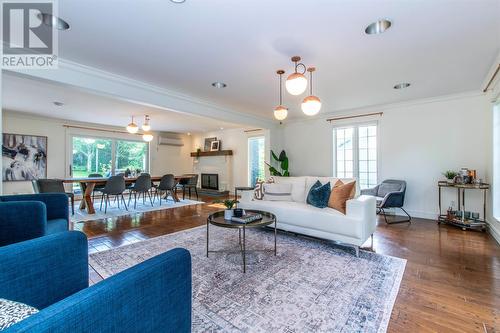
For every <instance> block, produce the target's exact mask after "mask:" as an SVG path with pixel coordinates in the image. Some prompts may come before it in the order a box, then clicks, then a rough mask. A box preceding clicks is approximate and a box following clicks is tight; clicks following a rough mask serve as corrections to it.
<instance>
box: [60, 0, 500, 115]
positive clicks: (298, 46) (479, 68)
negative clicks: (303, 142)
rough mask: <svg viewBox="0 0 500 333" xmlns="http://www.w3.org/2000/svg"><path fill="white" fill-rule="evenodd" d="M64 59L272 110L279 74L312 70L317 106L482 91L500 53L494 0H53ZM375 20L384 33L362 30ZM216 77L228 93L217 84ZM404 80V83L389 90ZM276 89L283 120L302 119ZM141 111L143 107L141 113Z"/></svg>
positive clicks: (498, 9) (225, 103)
mask: <svg viewBox="0 0 500 333" xmlns="http://www.w3.org/2000/svg"><path fill="white" fill-rule="evenodd" d="M59 6H60V10H59V16H61V17H62V18H64V19H65V20H67V21H68V22H69V23H70V25H71V29H70V30H69V31H65V32H61V33H60V35H59V36H60V42H59V55H60V57H62V58H64V59H68V60H71V61H75V62H78V63H81V64H84V65H87V66H91V67H96V68H99V69H102V70H105V71H109V72H113V73H116V74H119V75H123V76H126V77H130V78H133V79H137V80H140V81H144V82H147V83H150V84H153V85H157V86H160V87H162V88H166V89H170V90H173V91H177V92H179V93H183V94H187V95H190V96H194V97H196V98H199V99H203V100H206V101H209V102H211V103H215V104H217V105H219V106H221V107H224V108H227V109H231V110H234V111H238V112H245V113H250V114H254V115H258V116H261V117H267V118H271V117H272V109H273V107H274V106H275V105H276V104H277V97H278V96H277V89H278V85H277V84H278V81H277V76H276V74H275V71H276V70H277V69H280V68H283V69H285V70H286V71H287V73H290V72H291V69H292V64H291V62H290V57H291V56H293V55H300V56H302V57H303V61H304V63H305V64H306V65H314V66H316V67H317V72H316V73H315V85H314V86H315V94H316V95H317V96H319V97H320V98H321V100H322V102H323V108H322V112H338V111H340V110H346V109H353V108H359V107H365V106H370V105H380V104H386V103H394V102H401V101H406V100H411V99H418V98H426V97H433V96H441V95H447V94H454V93H460V92H465V91H474V90H475V91H479V90H480V89H481V88H482V84H483V82H484V79H485V76H486V75H487V72H488V70H489V69H490V68H491V66H492V65H493V62H494V59H495V57H496V56H497V54H498V52H499V50H500V19H499V16H500V0H477V1H470V0H440V1H436V0H419V1H402V0H392V1H390V0H356V1H349V0H342V1H340V0H307V1H306V0H273V1H269V0H252V1H234V0H212V1H206V0H186V2H185V3H183V4H175V3H173V2H171V1H168V0H141V1H132V0H107V1H102V0H86V1H60V2H59ZM380 18H388V19H390V20H391V21H392V23H393V25H392V27H391V28H390V29H389V30H388V31H387V32H386V33H383V34H380V35H366V34H365V33H364V28H365V27H366V26H367V25H368V24H369V23H371V22H374V21H376V20H377V19H380ZM214 81H223V82H225V83H226V84H227V85H228V86H227V88H225V89H215V88H213V87H212V86H211V83H212V82H214ZM400 82H410V83H411V84H412V85H411V87H410V88H407V89H404V90H394V89H393V88H392V87H393V86H394V85H395V84H397V83H400ZM305 96H306V95H305V94H304V95H303V96H298V97H292V96H290V95H288V94H286V95H285V97H284V104H285V105H287V106H288V107H289V108H290V116H291V117H292V118H293V117H306V116H304V115H303V114H302V113H301V111H300V101H301V100H302V98H304V97H305ZM148 112H149V111H148Z"/></svg>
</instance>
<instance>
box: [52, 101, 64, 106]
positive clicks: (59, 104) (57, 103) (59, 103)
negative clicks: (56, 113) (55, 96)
mask: <svg viewBox="0 0 500 333" xmlns="http://www.w3.org/2000/svg"><path fill="white" fill-rule="evenodd" d="M54 105H55V106H63V105H64V103H63V102H58V101H55V102H54Z"/></svg>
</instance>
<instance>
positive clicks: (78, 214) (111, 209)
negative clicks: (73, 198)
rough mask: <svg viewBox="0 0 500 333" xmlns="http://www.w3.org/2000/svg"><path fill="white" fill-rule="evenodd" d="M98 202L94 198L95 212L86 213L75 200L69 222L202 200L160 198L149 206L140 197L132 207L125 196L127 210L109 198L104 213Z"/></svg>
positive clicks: (129, 213)
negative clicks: (109, 204) (73, 212)
mask: <svg viewBox="0 0 500 333" xmlns="http://www.w3.org/2000/svg"><path fill="white" fill-rule="evenodd" d="M100 202H101V201H100V199H96V202H95V203H94V208H95V214H88V213H87V211H86V210H80V209H78V207H79V206H80V201H77V202H75V215H70V220H71V222H73V223H77V222H85V221H91V220H99V219H106V218H109V217H117V216H124V215H132V214H134V213H144V212H151V211H153V210H160V209H170V208H178V207H182V206H189V205H197V204H201V203H203V202H202V201H195V200H188V199H185V200H182V199H181V201H180V202H174V201H173V200H172V199H169V200H168V201H165V200H162V201H161V206H160V201H159V200H155V201H154V202H153V206H151V203H150V202H149V199H147V200H146V202H145V203H143V202H142V199H140V200H139V199H137V206H136V208H134V199H132V200H131V201H130V205H129V204H128V199H127V198H125V202H126V203H127V208H128V211H127V210H125V208H124V207H123V203H121V204H120V207H118V205H117V203H116V202H114V199H113V200H111V206H108V210H107V212H106V213H104V204H102V210H100V209H99V207H100Z"/></svg>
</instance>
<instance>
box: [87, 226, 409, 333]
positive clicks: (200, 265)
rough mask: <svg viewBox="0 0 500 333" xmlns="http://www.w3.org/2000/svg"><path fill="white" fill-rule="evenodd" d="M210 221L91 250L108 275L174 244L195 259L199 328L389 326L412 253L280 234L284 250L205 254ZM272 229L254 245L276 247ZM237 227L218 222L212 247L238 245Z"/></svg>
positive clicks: (252, 236) (258, 234)
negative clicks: (353, 247) (390, 252)
mask: <svg viewBox="0 0 500 333" xmlns="http://www.w3.org/2000/svg"><path fill="white" fill-rule="evenodd" d="M205 233H206V227H204V226H202V227H198V228H194V229H190V230H186V231H181V232H178V233H175V234H170V235H165V236H161V237H157V238H153V239H150V240H147V241H143V242H139V243H135V244H131V245H126V246H123V247H119V248H116V249H113V250H109V251H104V252H98V253H94V254H91V255H90V259H89V260H90V264H91V266H92V267H93V268H94V269H95V270H96V271H97V272H98V273H99V274H101V275H102V276H103V277H104V278H106V277H109V276H111V275H113V274H116V273H118V272H120V271H122V270H124V269H126V268H128V267H131V266H133V265H136V264H138V263H140V262H142V261H144V260H146V259H148V258H151V257H153V256H155V255H157V254H160V253H162V252H165V251H167V250H169V249H172V248H175V247H183V248H186V249H188V250H189V251H190V252H191V256H192V261H193V327H192V331H193V332H287V333H289V332H385V331H386V329H387V325H388V322H389V318H390V315H391V311H392V307H393V305H394V301H395V299H396V296H397V293H398V290H399V284H400V282H401V279H402V276H403V272H404V269H405V265H406V260H404V259H399V258H394V257H389V256H385V255H380V254H376V253H373V252H368V251H360V257H359V258H358V257H356V256H355V255H354V251H351V249H349V248H341V247H337V246H334V245H333V244H331V243H329V242H326V241H320V240H316V239H310V238H306V237H302V236H295V235H291V234H289V233H281V232H279V233H278V255H277V256H276V257H275V256H274V255H273V253H272V252H252V253H251V254H249V256H248V266H247V273H243V271H242V267H241V255H240V254H239V253H237V251H236V252H234V253H210V256H209V258H207V257H206V256H205V246H206V234H205ZM273 235H274V234H273V232H272V231H270V230H265V229H254V230H249V231H247V248H248V249H272V247H273V244H274V238H273ZM238 248H239V246H238V233H237V231H236V230H231V229H222V228H217V227H212V228H211V229H210V249H211V250H220V249H229V250H237V249H238Z"/></svg>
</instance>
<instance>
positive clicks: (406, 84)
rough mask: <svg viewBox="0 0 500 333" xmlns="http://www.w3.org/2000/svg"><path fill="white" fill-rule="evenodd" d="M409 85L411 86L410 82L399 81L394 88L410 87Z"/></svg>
mask: <svg viewBox="0 0 500 333" xmlns="http://www.w3.org/2000/svg"><path fill="white" fill-rule="evenodd" d="M409 86H411V84H410V83H408V82H404V83H398V84H396V85H395V86H394V89H404V88H408V87H409Z"/></svg>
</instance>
